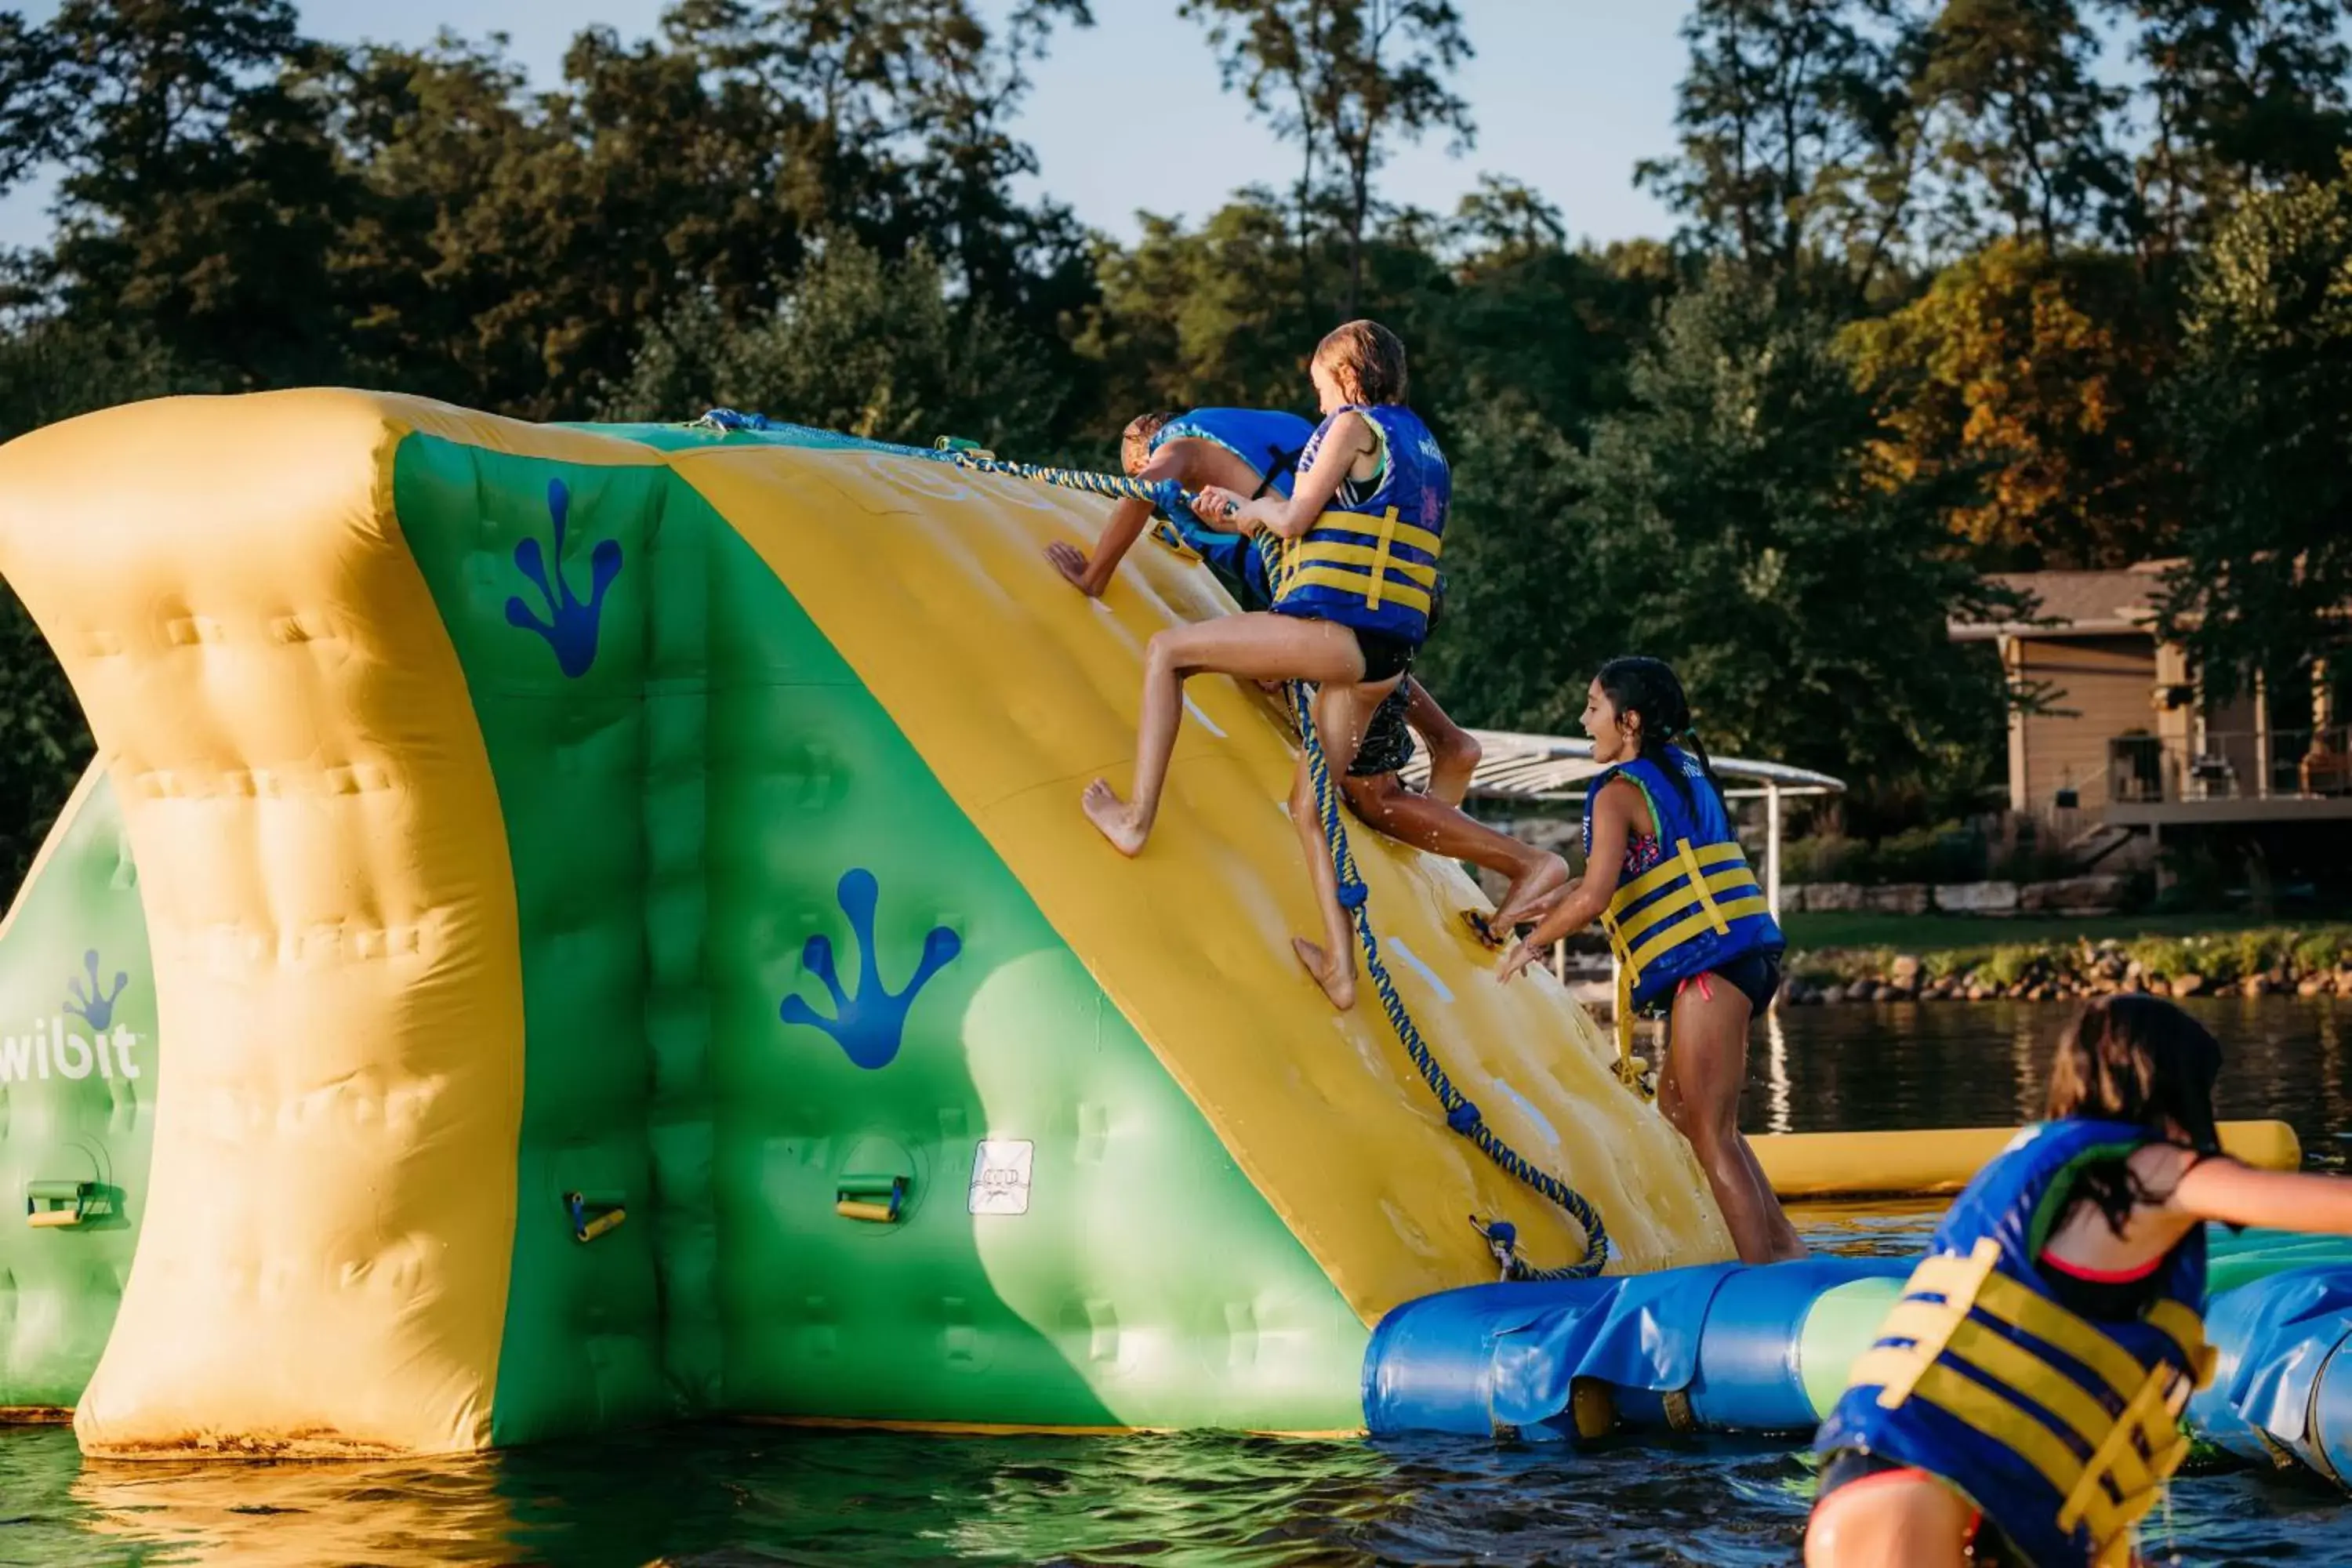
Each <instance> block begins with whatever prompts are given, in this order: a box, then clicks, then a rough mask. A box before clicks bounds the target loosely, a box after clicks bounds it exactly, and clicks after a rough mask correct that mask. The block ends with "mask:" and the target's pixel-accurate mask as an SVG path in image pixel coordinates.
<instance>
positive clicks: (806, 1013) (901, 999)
mask: <svg viewBox="0 0 2352 1568" xmlns="http://www.w3.org/2000/svg"><path fill="white" fill-rule="evenodd" d="M881 896H882V895H881V888H880V885H879V884H878V883H877V882H876V881H875V879H874V873H873V872H871V871H868V870H866V869H865V868H863V867H855V868H851V869H850V870H848V871H845V872H844V873H843V874H842V878H841V884H840V886H839V887H838V888H836V889H835V897H837V898H838V899H839V900H841V912H842V913H843V914H845V915H847V916H848V917H849V931H850V934H851V935H852V936H854V937H856V939H857V992H856V994H855V995H852V994H849V993H847V992H845V991H844V990H842V988H841V976H840V974H839V973H838V972H837V971H835V968H834V963H833V939H832V938H830V937H828V936H826V935H824V933H823V932H819V933H817V934H816V935H814V936H812V937H810V938H809V939H808V942H807V944H806V945H805V946H804V947H803V948H802V950H801V964H802V966H803V968H805V969H806V970H807V971H808V972H809V973H811V974H814V975H815V976H816V977H817V979H818V980H819V981H820V982H821V983H822V984H824V988H825V990H826V991H828V992H830V993H831V994H832V995H833V1016H832V1017H830V1018H827V1017H824V1016H822V1015H821V1014H819V1013H818V1012H817V1010H816V1009H815V1008H814V1007H812V1006H811V1005H809V1004H808V1001H807V999H806V998H804V997H801V996H797V995H794V996H787V997H785V998H784V1001H783V1005H782V1007H781V1008H779V1009H778V1012H779V1013H780V1014H781V1015H782V1018H783V1020H784V1022H785V1023H787V1024H804V1025H806V1026H809V1027H811V1028H814V1029H822V1030H824V1032H825V1033H826V1034H828V1035H830V1036H832V1037H833V1041H834V1044H835V1045H837V1046H839V1047H841V1049H842V1052H843V1054H845V1056H847V1057H848V1058H849V1059H850V1060H851V1061H853V1062H855V1063H856V1064H857V1065H858V1066H859V1067H862V1068H883V1067H887V1066H889V1065H890V1062H891V1060H892V1058H896V1057H897V1056H898V1042H899V1039H900V1037H901V1036H902V1035H903V1034H904V1033H905V1031H906V1027H907V1011H908V1008H910V1007H912V1006H914V1005H915V997H916V995H917V994H919V993H920V992H921V990H922V989H923V987H924V986H925V985H927V984H929V983H930V978H931V976H932V975H934V974H937V973H939V972H940V970H942V969H944V968H946V967H947V966H948V965H949V964H950V963H954V962H955V956H956V954H957V953H959V952H962V951H963V939H962V938H961V937H959V936H957V935H956V933H955V932H953V931H950V930H949V929H948V928H947V927H945V926H937V927H934V928H933V929H932V930H931V931H930V933H929V935H927V936H925V937H924V938H923V956H922V958H921V959H920V960H919V962H918V963H916V965H915V973H914V978H912V979H910V980H908V982H907V988H906V989H905V990H903V991H898V992H893V991H892V990H890V988H889V987H888V986H887V985H885V984H882V975H881V971H880V966H879V964H878V963H877V962H876V959H875V952H874V915H875V911H876V910H877V909H878V908H879V907H880V905H881Z"/></svg>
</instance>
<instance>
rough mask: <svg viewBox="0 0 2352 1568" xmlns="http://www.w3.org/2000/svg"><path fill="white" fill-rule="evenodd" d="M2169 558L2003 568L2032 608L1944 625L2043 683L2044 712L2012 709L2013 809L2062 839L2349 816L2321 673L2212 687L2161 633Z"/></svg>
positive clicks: (2349, 774) (2341, 729)
mask: <svg viewBox="0 0 2352 1568" xmlns="http://www.w3.org/2000/svg"><path fill="white" fill-rule="evenodd" d="M2169 564H2170V563H2167V562H2147V563H2141V564H2139V565H2137V566H2132V567H2129V568H2126V569H2125V570H2123V571H2119V572H2022V573H2011V574H2002V575H1997V576H1995V577H1994V578H1993V579H1992V581H1994V582H1996V583H1999V584H2002V585H2004V586H2007V587H2011V588H2015V589H2018V590H2020V591H2021V592H2023V593H2026V594H2029V595H2032V597H2033V598H2034V599H2035V600H2036V601H2038V604H2037V605H2036V607H2035V608H2034V609H2033V610H2032V619H2030V620H2025V621H2018V622H2006V623H1998V624H1988V623H1978V622H1955V623H1954V624H1953V625H1952V626H1951V636H1952V637H1953V638H1954V640H1956V641H1961V642H1990V643H1994V644H1996V645H1998V647H1999V648H2000V659H2001V664H2002V666H2003V668H2005V669H2006V670H2007V671H2008V673H2009V677H2010V679H2011V681H2013V682H2017V683H2020V684H2021V685H2026V686H2038V687H2041V688H2042V689H2043V691H2044V698H2043V701H2044V703H2045V705H2046V706H2047V707H2048V708H2049V709H2050V711H2048V712H2042V713H2020V714H2014V715H2012V716H2011V720H2010V727H2009V797H2010V806H2011V810H2013V811H2016V812H2019V813H2021V814H2023V815H2027V816H2034V817H2038V818H2041V819H2042V820H2044V821H2046V822H2048V823H2050V824H2051V825H2052V826H2053V827H2056V828H2058V829H2060V830H2061V831H2062V832H2066V833H2068V835H2069V836H2070V837H2072V836H2074V835H2075V834H2077V833H2087V832H2090V831H2093V830H2095V829H2096V828H2098V827H2101V826H2106V827H2111V828H2121V829H2126V830H2134V831H2137V830H2140V829H2145V830H2146V831H2147V834H2148V836H2149V837H2151V838H2160V837H2162V835H2163V832H2164V830H2165V829H2166V828H2168V827H2175V826H2179V827H2189V826H2201V825H2213V826H2221V825H2228V824H2237V825H2247V826H2254V825H2265V824H2288V823H2294V822H2319V821H2340V820H2352V743H2347V742H2352V736H2347V726H2346V725H2345V724H2344V723H2342V722H2340V721H2339V716H2337V715H2335V714H2332V713H2331V712H2330V711H2329V710H2328V709H2327V706H2326V682H2325V681H2324V680H2323V681H2318V682H2315V683H2313V684H2312V685H2311V686H2306V687H2305V688H2303V689H2301V690H2299V691H2296V692H2273V691H2269V690H2266V689H2263V685H2262V683H2261V682H2260V681H2259V680H2257V681H2255V682H2253V683H2252V689H2250V690H2245V691H2242V692H2240V693H2238V694H2237V695H2236V696H2233V697H2231V698H2230V699H2228V700H2209V699H2208V698H2207V696H2206V694H2205V693H2204V692H2203V691H2202V690H2201V689H2200V686H2199V683H2198V681H2197V679H2196V678H2195V676H2194V674H2193V673H2192V672H2191V670H2190V668H2189V660H2188V657H2187V655H2186V653H2185V652H2184V650H2183V649H2182V648H2181V647H2179V645H2178V644H2175V643H2171V642H2168V641H2165V640H2163V639H2162V638H2160V637H2158V635H2157V630H2156V610H2155V604H2156V601H2157V599H2158V596H2159V595H2161V594H2162V592H2163V586H2164V584H2163V574H2164V572H2165V570H2166V569H2167V567H2168V565H2169Z"/></svg>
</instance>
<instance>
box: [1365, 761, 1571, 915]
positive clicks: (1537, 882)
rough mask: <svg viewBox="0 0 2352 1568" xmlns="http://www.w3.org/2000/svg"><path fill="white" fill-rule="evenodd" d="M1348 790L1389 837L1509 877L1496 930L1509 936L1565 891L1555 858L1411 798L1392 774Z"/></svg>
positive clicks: (1423, 798) (1432, 802) (1563, 870)
mask: <svg viewBox="0 0 2352 1568" xmlns="http://www.w3.org/2000/svg"><path fill="white" fill-rule="evenodd" d="M1347 789H1348V804H1349V805H1351V806H1353V807H1354V808H1355V810H1356V815H1357V816H1360V817H1362V818H1363V819H1364V820H1365V821H1366V822H1367V823H1369V824H1370V825H1371V826H1373V827H1376V828H1378V829H1379V830H1380V831H1381V832H1382V833H1385V834H1387V835H1388V836H1389V837H1391V838H1393V839H1396V840H1398V841H1399V842H1400V843H1404V844H1410V845H1412V847H1414V848H1416V849H1426V850H1428V851H1429V852H1430V853H1431V854H1433V855H1443V856H1444V857H1445V858H1447V859H1449V860H1467V861H1469V862H1470V863H1471V864H1472V865H1474V866H1483V867H1485V868H1486V869H1487V870H1489V871H1493V872H1495V873H1496V874H1497V875H1499V876H1504V877H1507V878H1509V879H1510V880H1511V885H1510V888H1509V889H1508V890H1507V891H1506V892H1505V893H1504V895H1503V903H1502V907H1501V908H1500V909H1499V910H1496V916H1497V918H1496V921H1494V928H1495V929H1496V931H1506V932H1507V931H1509V930H1510V929H1511V928H1512V927H1513V926H1514V925H1516V924H1517V923H1518V922H1519V921H1521V920H1524V919H1527V918H1528V916H1530V915H1532V914H1533V913H1534V912H1535V910H1536V909H1537V908H1538V906H1539V905H1540V904H1542V903H1543V902H1544V900H1546V899H1547V898H1549V897H1551V896H1552V895H1555V894H1557V893H1559V891H1560V890H1561V889H1565V888H1566V887H1567V886H1568V862H1567V861H1565V860H1563V859H1561V858H1559V856H1557V855H1554V854H1551V853H1549V852H1548V851H1546V850H1542V849H1538V848H1537V847H1535V846H1533V845H1532V844H1523V843H1521V842H1520V841H1519V840H1518V839H1516V838H1514V837H1511V836H1510V835H1509V834H1507V833H1497V832H1496V831H1495V829H1493V828H1491V827H1489V826H1486V824H1485V823H1483V822H1480V821H1479V820H1477V818H1475V817H1473V816H1466V815H1465V814H1464V813H1463V812H1462V811H1460V810H1459V809H1458V808H1456V807H1454V806H1451V805H1446V804H1445V803H1444V801H1442V800H1439V799H1437V798H1435V797H1434V796H1433V795H1415V794H1414V793H1413V792H1412V791H1411V790H1409V789H1407V788H1405V787H1404V781H1403V780H1402V779H1400V778H1398V777H1397V775H1396V774H1394V773H1375V774H1373V775H1372V776H1371V777H1370V778H1351V779H1349V781H1348V784H1347ZM1555 901H1556V900H1555Z"/></svg>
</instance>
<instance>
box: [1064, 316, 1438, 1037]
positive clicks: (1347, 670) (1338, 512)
mask: <svg viewBox="0 0 2352 1568" xmlns="http://www.w3.org/2000/svg"><path fill="white" fill-rule="evenodd" d="M1308 369H1309V374H1311V375H1312V377H1313V379H1314V383H1315V393H1316V396H1317V398H1318V400H1319V402H1320V405H1321V408H1322V413H1323V423H1322V424H1321V425H1320V426H1318V427H1317V428H1316V431H1315V434H1314V436H1313V437H1312V438H1311V439H1309V440H1308V442H1307V449H1306V451H1305V452H1303V453H1301V454H1300V456H1299V459H1298V477H1297V479H1296V480H1294V481H1293V483H1292V486H1291V493H1290V494H1289V495H1288V496H1275V495H1268V496H1260V497H1258V498H1257V499H1255V500H1243V499H1242V498H1241V497H1240V496H1238V495H1235V494H1234V492H1232V491H1231V490H1227V489H1220V488H1219V487H1217V486H1214V485H1211V486H1209V487H1208V488H1206V489H1202V491H1201V492H1200V494H1199V496H1198V498H1197V499H1196V500H1194V502H1193V510H1195V511H1196V512H1199V513H1201V514H1202V515H1203V516H1209V515H1215V514H1219V513H1222V514H1223V516H1224V517H1225V518H1226V519H1228V520H1230V521H1233V522H1234V523H1235V524H1236V525H1237V526H1238V527H1239V529H1240V531H1242V532H1244V533H1247V534H1255V533H1257V532H1258V531H1261V530H1263V531H1267V532H1270V533H1273V534H1274V535H1276V537H1278V538H1279V539H1281V540H1282V541H1283V551H1282V564H1281V568H1280V576H1279V578H1278V579H1277V581H1276V584H1275V601H1274V607H1273V609H1272V610H1270V611H1264V612H1259V613H1256V614H1252V615H1243V616H1217V617H1215V618H1213V619H1211V620H1208V621H1203V622H1202V623H1201V624H1199V625H1197V626H1176V627H1171V629H1169V630H1167V631H1163V632H1160V633H1159V634H1157V635H1156V636H1154V637H1152V639H1151V643H1150V647H1149V648H1148V649H1147V650H1146V653H1145V658H1144V671H1143V714H1142V718H1141V720H1140V721H1139V723H1138V724H1137V726H1136V730H1137V733H1136V747H1135V794H1134V795H1133V797H1132V798H1131V799H1129V800H1121V799H1120V798H1119V797H1118V795H1117V794H1116V793H1115V792H1114V791H1113V790H1112V789H1111V787H1110V785H1109V784H1108V783H1106V782H1105V781H1103V780H1101V779H1097V780H1095V781H1094V783H1092V784H1089V785H1087V791H1086V795H1085V797H1084V800H1083V802H1082V803H1081V804H1082V805H1083V807H1084V809H1085V811H1086V814H1087V819H1088V820H1089V821H1091V822H1092V823H1093V824H1094V825H1095V826H1097V828H1099V829H1101V831H1102V835H1103V837H1106V838H1108V839H1109V840H1110V841H1111V843H1112V844H1113V845H1114V846H1116V847H1118V851H1119V852H1120V853H1121V854H1123V855H1137V854H1140V853H1141V852H1142V849H1143V845H1144V841H1145V840H1146V839H1147V838H1149V837H1150V834H1151V824H1152V819H1153V817H1155V816H1157V815H1158V814H1159V810H1160V790H1161V788H1162V786H1163V785H1164V784H1166V783H1167V778H1168V758H1169V754H1170V753H1171V752H1173V751H1174V750H1175V747H1176V731H1177V726H1178V725H1179V724H1180V723H1181V721H1182V719H1183V715H1184V682H1185V681H1187V680H1189V679H1192V677H1193V676H1196V675H1231V676H1238V677H1240V678H1241V679H1245V680H1256V681H1274V680H1306V681H1312V682H1314V683H1315V684H1316V688H1317V689H1316V694H1315V700H1314V704H1313V709H1312V713H1313V718H1314V723H1315V731H1316V734H1317V736H1318V738H1319V739H1320V741H1321V742H1322V747H1323V754H1324V757H1325V759H1326V760H1327V762H1328V764H1329V767H1330V771H1331V776H1332V778H1333V779H1335V780H1337V779H1340V778H1344V777H1346V776H1347V773H1348V768H1349V764H1350V763H1353V762H1354V761H1355V757H1356V750H1357V748H1358V746H1360V744H1361V743H1362V741H1363V734H1364V728H1365V725H1366V724H1367V723H1368V722H1369V721H1370V718H1371V715H1372V710H1374V709H1376V708H1378V707H1379V706H1380V705H1381V702H1382V701H1383V700H1385V699H1386V698H1387V697H1388V695H1389V693H1390V692H1391V691H1393V690H1395V689H1396V686H1397V682H1398V681H1399V680H1401V679H1403V677H1404V673H1405V671H1406V670H1408V669H1410V668H1412V659H1413V655H1414V654H1415V653H1416V652H1418V651H1419V649H1420V647H1421V644H1422V640H1423V638H1424V637H1427V636H1428V635H1429V605H1430V594H1431V591H1432V590H1433V588H1434V587H1435V586H1436V584H1437V558H1438V552H1439V551H1440V550H1441V549H1442V548H1443V547H1444V534H1445V514H1446V509H1447V506H1448V505H1449V503H1450V501H1451V499H1452V495H1453V480H1452V477H1451V475H1450V473H1449V471H1448V469H1447V468H1446V465H1445V457H1444V453H1442V452H1440V451H1439V450H1438V447H1437V441H1436V438H1435V437H1433V436H1431V435H1430V433H1429V426H1426V425H1423V423H1422V422H1421V418H1420V416H1418V415H1416V414H1414V413H1413V411H1412V409H1410V408H1407V407H1406V406H1405V403H1404V395H1405V361H1404V345H1403V344H1402V343H1401V342H1398V341H1397V339H1396V335H1395V334H1394V333H1392V332H1391V331H1389V330H1388V329H1387V328H1386V327H1383V326H1381V325H1380V324H1379V323H1378V322H1375V321H1350V322H1349V323H1348V324H1347V325H1346V326H1344V327H1340V328H1339V329H1338V330H1336V331H1333V332H1332V333H1331V334H1330V336H1328V337H1327V338H1325V339H1324V340H1323V342H1321V344H1320V345H1318V347H1317V349H1316V351H1315V358H1314V361H1313V362H1312V363H1311V364H1310V365H1309V367H1308ZM1290 818H1291V821H1292V822H1293V823H1294V824H1295V825H1296V826H1297V829H1298V837H1299V843H1300V846H1301V847H1303V848H1304V849H1305V850H1306V852H1307V867H1308V869H1309V871H1310V872H1311V873H1312V875H1313V877H1314V879H1315V891H1316V895H1317V897H1318V900H1319V901H1320V903H1321V905H1322V910H1323V941H1322V942H1321V943H1320V944H1319V945H1318V944H1317V943H1315V942H1308V941H1307V939H1306V938H1304V937H1297V938H1293V939H1292V946H1293V947H1294V948H1296V949H1297V953H1298V958H1299V962H1300V963H1304V964H1305V965H1306V966H1307V971H1308V973H1312V974H1313V975H1314V976H1315V979H1316V981H1317V982H1318V984H1320V985H1321V986H1322V987H1323V990H1324V993H1325V994H1327V995H1328V996H1329V997H1330V998H1331V1003H1332V1005H1334V1006H1336V1007H1339V1008H1341V1009H1342V1010H1344V1009H1346V1008H1349V1007H1351V1006H1353V1005H1355V1001H1356V953H1355V942H1354V936H1353V933H1352V932H1351V931H1349V924H1348V913H1347V911H1346V910H1344V909H1342V908H1341V907H1340V903H1339V878H1338V875H1337V873H1336V872H1335V871H1334V870H1333V868H1332V865H1331V851H1330V848H1329V847H1328V846H1327V845H1326V844H1325V843H1324V841H1323V831H1322V826H1321V821H1320V818H1319V816H1318V813H1317V812H1316V809H1315V785H1314V783H1313V781H1312V779H1311V778H1310V777H1309V775H1308V773H1307V760H1306V756H1305V754H1304V752H1302V753H1301V754H1300V757H1299V762H1298V768H1297V774H1296V776H1295V777H1294V779H1293V781H1292V784H1291V791H1290Z"/></svg>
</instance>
